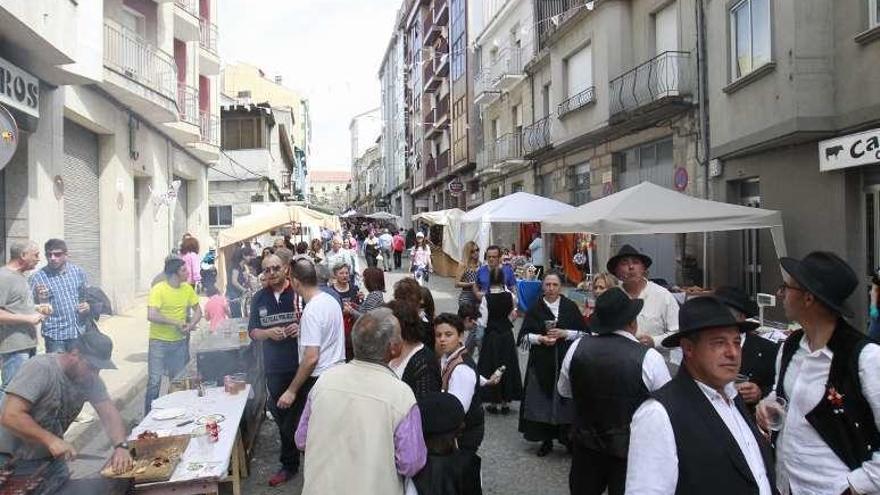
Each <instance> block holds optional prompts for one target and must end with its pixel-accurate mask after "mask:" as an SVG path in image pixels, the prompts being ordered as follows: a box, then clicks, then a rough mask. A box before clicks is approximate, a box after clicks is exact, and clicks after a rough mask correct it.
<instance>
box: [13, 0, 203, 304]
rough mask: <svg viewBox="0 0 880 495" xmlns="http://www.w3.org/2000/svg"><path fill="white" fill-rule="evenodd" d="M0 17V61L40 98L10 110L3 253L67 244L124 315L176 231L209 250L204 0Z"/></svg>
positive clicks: (78, 5)
mask: <svg viewBox="0 0 880 495" xmlns="http://www.w3.org/2000/svg"><path fill="white" fill-rule="evenodd" d="M0 10H2V11H3V12H2V15H0V17H2V19H3V21H2V22H0V32H2V37H3V38H4V43H3V46H2V47H0V57H2V59H3V60H4V61H8V63H9V64H11V65H12V66H14V67H15V69H14V70H19V71H22V72H21V73H22V74H25V76H23V78H24V79H26V80H28V81H31V82H32V83H33V84H34V85H35V86H36V87H38V88H39V91H38V93H37V94H36V95H35V96H36V98H35V100H37V101H35V102H34V103H36V105H35V106H34V107H33V108H31V109H30V110H29V111H24V109H21V108H19V109H15V108H13V113H14V114H16V115H15V117H16V120H17V121H18V123H19V126H20V128H21V130H22V132H21V134H20V140H19V146H18V149H17V151H16V153H15V155H14V156H13V158H12V161H11V162H10V163H9V164H8V165H7V166H6V167H5V169H4V170H3V179H2V182H3V184H2V187H0V190H2V191H3V198H2V201H0V203H2V204H3V208H2V210H3V211H2V218H3V229H4V237H3V240H4V246H3V250H2V251H3V253H4V256H5V254H6V251H7V249H8V248H7V247H6V245H8V241H10V240H14V239H31V240H34V241H36V242H38V243H42V242H44V241H45V240H46V239H48V238H50V237H62V238H65V239H66V240H67V242H68V246H69V248H70V253H71V258H72V260H74V262H76V263H78V264H80V265H81V266H83V267H84V269H85V270H86V272H87V274H88V276H89V280H90V283H91V284H93V285H97V286H100V287H101V288H103V289H104V291H105V292H106V293H107V294H108V295H109V296H110V298H111V300H112V301H113V303H114V305H115V307H117V308H125V307H127V306H129V305H130V304H131V303H132V302H133V300H134V298H135V297H136V295H138V294H141V293H144V292H146V290H148V288H149V283H150V281H151V280H152V278H153V277H154V276H155V274H156V273H157V272H158V271H159V270H161V267H162V262H163V260H164V258H165V256H167V254H168V253H169V252H171V251H172V250H173V249H174V248H176V247H177V245H178V243H179V241H180V238H181V236H182V235H183V234H184V233H190V234H192V235H194V236H196V237H197V238H199V239H200V240H201V241H203V244H207V240H208V208H207V206H208V205H207V192H208V181H207V170H208V167H209V166H210V164H211V163H212V162H214V161H216V160H217V158H218V154H219V112H218V111H217V109H218V99H217V84H216V79H217V74H219V68H220V59H219V56H218V54H217V36H218V31H217V27H216V0H200V1H196V0H175V1H163V2H155V1H147V0H106V1H103V2H100V1H94V2H48V3H41V4H39V5H31V4H29V3H26V2H10V3H5V4H4V5H3V6H0ZM4 106H7V105H6V102H4ZM120 239H125V240H126V241H125V242H119V240H120Z"/></svg>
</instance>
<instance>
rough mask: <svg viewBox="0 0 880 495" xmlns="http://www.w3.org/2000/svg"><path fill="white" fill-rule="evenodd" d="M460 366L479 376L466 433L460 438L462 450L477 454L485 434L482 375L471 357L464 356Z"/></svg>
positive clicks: (465, 428)
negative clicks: (481, 393) (481, 395)
mask: <svg viewBox="0 0 880 495" xmlns="http://www.w3.org/2000/svg"><path fill="white" fill-rule="evenodd" d="M459 366H467V367H469V368H470V369H472V370H473V371H474V373H475V374H476V375H477V384H476V385H475V386H474V397H473V399H471V407H470V408H468V410H467V411H465V414H464V431H462V432H461V435H459V437H458V447H459V448H460V449H462V450H468V451H471V452H476V451H477V449H478V448H479V447H480V444H481V443H483V435H484V433H485V426H484V422H485V418H484V414H483V401H482V399H481V398H480V374H479V373H477V365H476V364H474V360H473V359H471V357H470V356H468V355H465V356H464V362H463V363H461V364H459Z"/></svg>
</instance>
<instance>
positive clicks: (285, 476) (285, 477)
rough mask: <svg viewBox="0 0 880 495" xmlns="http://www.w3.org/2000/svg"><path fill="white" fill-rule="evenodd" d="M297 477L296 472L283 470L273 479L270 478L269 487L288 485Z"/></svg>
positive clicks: (274, 475)
mask: <svg viewBox="0 0 880 495" xmlns="http://www.w3.org/2000/svg"><path fill="white" fill-rule="evenodd" d="M294 475H296V471H293V472H291V471H288V470H287V469H285V468H281V469H279V470H278V472H277V473H275V474H273V475H272V477H271V478H269V486H278V485H283V484H284V483H287V482H288V481H289V480H290V479H291V478H293V477H294Z"/></svg>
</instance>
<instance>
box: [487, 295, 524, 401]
mask: <svg viewBox="0 0 880 495" xmlns="http://www.w3.org/2000/svg"><path fill="white" fill-rule="evenodd" d="M485 297H486V307H487V308H488V319H487V322H486V333H485V334H484V336H483V344H482V347H481V348H480V359H479V362H478V363H477V371H479V373H480V375H482V376H485V377H486V378H489V377H491V376H492V373H494V372H495V370H497V369H498V368H499V367H501V366H502V365H503V366H505V367H506V370H505V371H504V375H502V377H501V383H499V384H498V385H494V386H487V387H483V400H484V402H491V403H501V402H510V401H514V400H522V394H523V390H522V375H521V374H520V372H519V358H518V357H517V353H516V341H515V340H514V338H513V323H512V322H511V321H510V318H509V315H510V312H511V311H513V295H512V294H511V293H510V292H507V291H504V292H489V293H488V294H486V295H485Z"/></svg>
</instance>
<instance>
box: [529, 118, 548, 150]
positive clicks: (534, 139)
mask: <svg viewBox="0 0 880 495" xmlns="http://www.w3.org/2000/svg"><path fill="white" fill-rule="evenodd" d="M548 146H550V117H544V118H543V119H541V120H538V121H537V122H535V123H534V124H532V125H528V126H526V127H525V128H524V129H523V151H525V152H526V153H532V152H535V151H538V150H540V149H544V148H546V147H548Z"/></svg>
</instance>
